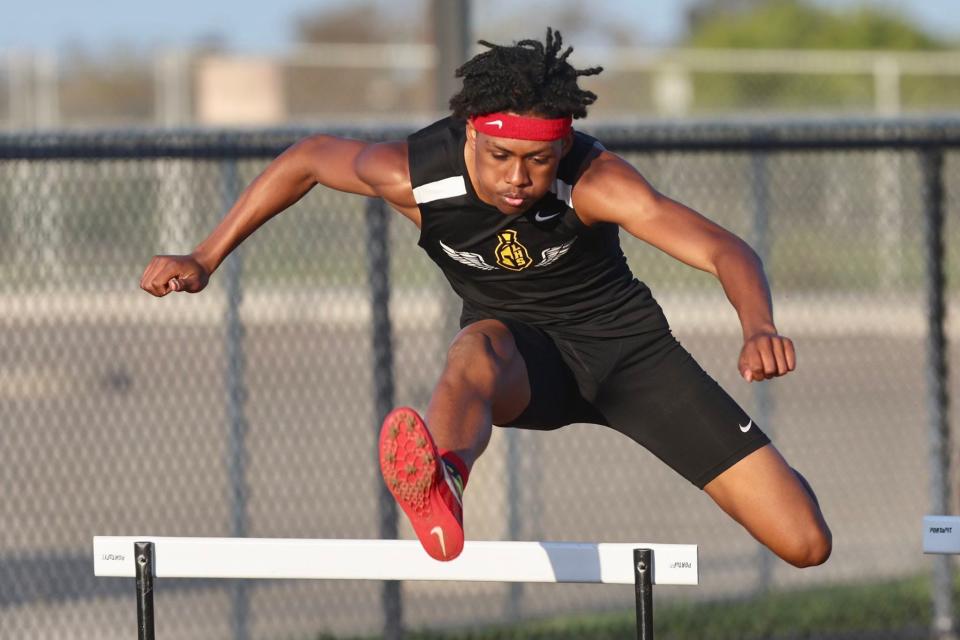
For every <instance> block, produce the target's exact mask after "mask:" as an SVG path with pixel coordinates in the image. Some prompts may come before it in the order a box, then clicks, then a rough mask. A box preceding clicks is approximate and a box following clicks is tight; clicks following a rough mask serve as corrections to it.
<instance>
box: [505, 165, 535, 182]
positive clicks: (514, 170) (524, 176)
mask: <svg viewBox="0 0 960 640" xmlns="http://www.w3.org/2000/svg"><path fill="white" fill-rule="evenodd" d="M504 180H505V181H506V183H507V184H509V185H511V186H514V187H525V186H527V185H529V184H530V172H529V171H527V167H526V166H524V164H523V161H522V160H520V159H517V160H516V161H515V162H514V163H513V164H512V165H511V166H510V169H509V170H508V171H507V175H506V178H504Z"/></svg>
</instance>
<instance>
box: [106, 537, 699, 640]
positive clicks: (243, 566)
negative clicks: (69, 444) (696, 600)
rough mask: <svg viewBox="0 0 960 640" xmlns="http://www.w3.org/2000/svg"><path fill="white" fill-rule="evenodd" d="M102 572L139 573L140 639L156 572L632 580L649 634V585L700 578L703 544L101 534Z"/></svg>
mask: <svg viewBox="0 0 960 640" xmlns="http://www.w3.org/2000/svg"><path fill="white" fill-rule="evenodd" d="M93 567H94V575H96V576H114V577H128V578H136V595H137V600H136V602H137V626H138V630H139V636H138V638H139V640H154V637H155V636H154V608H153V593H154V578H234V579H236V578H241V579H271V580H276V579H318V580H449V581H458V582H459V581H479V582H556V583H569V582H580V583H603V584H633V585H634V588H635V594H636V611H637V637H638V638H639V639H640V640H650V639H652V638H653V585H655V584H669V585H696V584H698V583H699V568H698V564H697V545H695V544H648V543H582V542H490V541H472V540H471V541H467V542H466V544H465V545H464V548H463V552H462V553H461V554H460V556H459V557H457V558H456V559H455V560H451V561H450V562H438V561H436V560H434V559H432V558H430V556H428V555H427V553H426V552H425V551H424V550H423V547H421V546H420V543H419V542H417V541H416V540H310V539H282V538H173V537H156V536H96V537H94V539H93Z"/></svg>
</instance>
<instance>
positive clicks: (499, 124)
mask: <svg viewBox="0 0 960 640" xmlns="http://www.w3.org/2000/svg"><path fill="white" fill-rule="evenodd" d="M487 124H488V125H490V126H491V127H496V128H497V129H503V120H491V121H490V122H488V123H487Z"/></svg>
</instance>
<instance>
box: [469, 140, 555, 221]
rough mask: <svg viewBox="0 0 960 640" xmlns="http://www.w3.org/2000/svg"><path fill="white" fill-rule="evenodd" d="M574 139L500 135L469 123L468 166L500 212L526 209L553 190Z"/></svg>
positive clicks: (476, 183) (486, 197) (483, 194)
mask: <svg viewBox="0 0 960 640" xmlns="http://www.w3.org/2000/svg"><path fill="white" fill-rule="evenodd" d="M572 142H573V138H572V136H567V137H566V138H563V139H560V140H552V141H549V142H539V141H536V140H514V139H513V138H497V137H494V136H489V135H487V134H485V133H481V132H479V131H477V130H476V129H475V128H474V127H473V125H472V124H469V123H468V124H467V154H468V156H469V157H470V158H472V162H468V163H467V166H468V167H469V168H470V170H471V171H470V173H471V175H470V177H471V179H472V181H473V186H474V188H475V189H476V191H477V195H478V196H480V199H481V200H483V201H484V202H486V203H487V204H491V205H493V206H495V207H496V208H497V209H499V210H500V212H501V213H505V214H508V215H510V214H516V213H523V212H524V211H526V210H528V209H529V208H530V207H532V206H533V205H534V204H535V203H536V202H537V201H538V200H539V199H540V198H542V197H543V196H544V195H545V194H546V193H547V192H548V191H550V187H551V186H552V185H553V183H554V181H555V180H556V179H557V167H559V166H560V160H561V158H563V156H564V155H566V153H567V152H568V151H569V150H570V146H571V145H572Z"/></svg>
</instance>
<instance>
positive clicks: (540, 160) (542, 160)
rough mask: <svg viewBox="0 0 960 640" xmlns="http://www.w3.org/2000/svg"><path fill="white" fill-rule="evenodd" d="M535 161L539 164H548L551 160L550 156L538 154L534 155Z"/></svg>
mask: <svg viewBox="0 0 960 640" xmlns="http://www.w3.org/2000/svg"><path fill="white" fill-rule="evenodd" d="M533 161H534V162H536V163H537V164H548V163H549V162H550V158H544V157H543V156H536V157H534V159H533Z"/></svg>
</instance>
